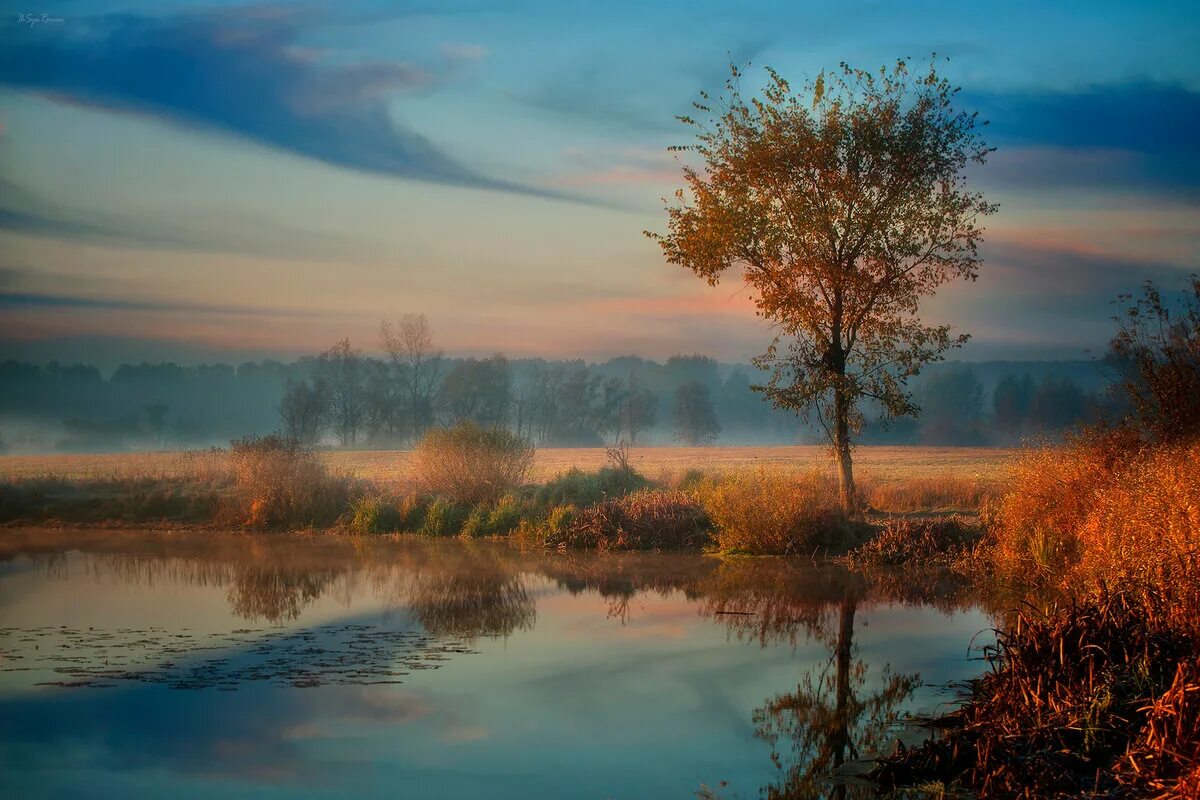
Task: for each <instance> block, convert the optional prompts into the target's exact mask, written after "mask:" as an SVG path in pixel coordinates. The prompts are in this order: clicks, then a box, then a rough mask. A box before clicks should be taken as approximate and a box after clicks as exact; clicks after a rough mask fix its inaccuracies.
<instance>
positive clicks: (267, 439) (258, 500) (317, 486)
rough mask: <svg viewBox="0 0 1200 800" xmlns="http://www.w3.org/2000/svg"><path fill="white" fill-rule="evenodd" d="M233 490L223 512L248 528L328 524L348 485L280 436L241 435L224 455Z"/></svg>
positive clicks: (348, 490)
mask: <svg viewBox="0 0 1200 800" xmlns="http://www.w3.org/2000/svg"><path fill="white" fill-rule="evenodd" d="M229 462H230V466H231V468H232V472H233V491H232V494H231V496H230V498H229V501H228V505H227V507H226V513H227V515H228V516H230V517H231V518H232V519H233V520H234V521H235V522H237V523H239V524H242V525H246V526H249V527H251V528H299V527H310V526H322V525H331V524H333V523H334V522H335V521H336V520H337V518H338V517H339V516H341V514H342V513H343V512H344V511H345V510H346V508H347V506H348V504H349V502H350V498H351V495H352V490H353V484H352V482H351V480H350V479H349V478H348V477H345V476H341V475H331V474H330V473H329V471H328V469H326V467H325V464H324V463H323V462H322V461H321V460H320V458H318V457H317V455H316V454H315V453H313V452H312V451H310V450H307V449H305V448H303V447H301V446H300V445H298V444H297V443H295V442H293V441H290V440H288V439H284V438H283V437H281V436H277V435H271V436H261V437H259V436H247V437H245V438H243V439H239V440H238V441H236V442H234V443H233V445H232V447H231V448H230V452H229Z"/></svg>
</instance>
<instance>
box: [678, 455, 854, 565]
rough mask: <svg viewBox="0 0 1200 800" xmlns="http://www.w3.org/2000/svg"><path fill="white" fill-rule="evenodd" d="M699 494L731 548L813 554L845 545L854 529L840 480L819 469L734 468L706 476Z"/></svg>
mask: <svg viewBox="0 0 1200 800" xmlns="http://www.w3.org/2000/svg"><path fill="white" fill-rule="evenodd" d="M696 494H697V496H698V497H699V498H700V501H701V503H703V505H704V508H705V510H706V511H707V512H708V515H709V517H711V519H712V521H713V525H714V527H715V532H714V537H715V539H716V543H717V546H718V547H719V548H720V549H722V550H726V551H740V552H747V553H758V554H780V555H792V554H797V553H799V554H808V553H812V552H813V551H815V550H818V549H822V548H824V549H830V548H841V547H844V546H845V544H846V541H847V539H848V537H849V535H850V534H851V532H852V528H851V526H850V524H849V520H848V519H847V518H846V515H845V514H844V513H843V512H842V510H841V508H840V505H839V503H838V494H837V484H836V482H834V480H833V479H832V478H831V477H829V476H826V475H824V474H822V473H818V472H811V473H805V474H801V475H788V474H786V473H783V472H779V471H769V470H765V469H762V470H757V471H752V472H739V473H731V474H727V475H724V476H721V477H717V478H710V479H708V480H706V481H705V482H704V483H703V484H702V485H701V486H700V488H699V489H697V490H696Z"/></svg>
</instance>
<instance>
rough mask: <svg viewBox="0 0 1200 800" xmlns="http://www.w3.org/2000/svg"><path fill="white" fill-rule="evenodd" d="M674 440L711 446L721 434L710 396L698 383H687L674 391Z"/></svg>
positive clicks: (705, 388)
mask: <svg viewBox="0 0 1200 800" xmlns="http://www.w3.org/2000/svg"><path fill="white" fill-rule="evenodd" d="M674 412H675V413H674V417H675V438H676V439H678V440H679V441H681V442H683V443H684V444H688V445H692V446H695V445H699V444H712V443H713V442H714V441H716V438H717V436H719V435H720V434H721V423H719V422H717V412H716V411H715V410H714V409H713V404H712V394H711V393H710V392H709V391H708V387H707V386H705V385H704V384H703V383H700V381H688V382H687V383H685V384H684V385H683V386H680V387H679V388H678V389H676V390H675V408H674Z"/></svg>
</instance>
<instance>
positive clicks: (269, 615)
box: [226, 564, 342, 623]
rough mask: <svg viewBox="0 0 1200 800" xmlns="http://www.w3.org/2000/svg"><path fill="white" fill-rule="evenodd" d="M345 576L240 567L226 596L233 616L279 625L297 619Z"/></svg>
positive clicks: (328, 570) (328, 571)
mask: <svg viewBox="0 0 1200 800" xmlns="http://www.w3.org/2000/svg"><path fill="white" fill-rule="evenodd" d="M341 572H342V570H339V569H333V568H328V567H327V568H324V569H313V568H310V569H295V568H289V567H283V566H278V565H273V564H248V565H243V566H239V567H238V568H237V570H236V571H235V573H234V578H233V583H232V585H230V587H229V590H228V592H227V593H226V596H227V597H228V598H229V606H230V609H231V610H232V611H233V613H234V614H236V615H238V616H239V617H242V618H244V619H248V620H257V619H265V620H267V621H268V622H272V623H280V622H286V621H289V620H293V619H296V618H297V617H299V616H300V612H301V610H303V609H304V607H305V606H307V605H308V604H309V603H311V602H313V601H314V600H316V599H317V598H319V597H320V596H321V595H322V594H323V593H324V591H325V589H326V587H328V586H329V584H330V583H331V582H332V581H333V580H334V579H335V578H336V577H337V576H338V575H339V574H340V573H341Z"/></svg>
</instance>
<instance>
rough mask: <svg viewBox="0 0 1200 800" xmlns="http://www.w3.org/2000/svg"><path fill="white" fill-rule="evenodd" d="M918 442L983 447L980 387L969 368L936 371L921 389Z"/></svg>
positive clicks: (981, 389) (973, 372)
mask: <svg viewBox="0 0 1200 800" xmlns="http://www.w3.org/2000/svg"><path fill="white" fill-rule="evenodd" d="M920 398H921V440H922V441H923V442H925V443H926V444H940V445H955V444H959V445H961V444H982V443H983V434H982V432H981V431H980V429H979V428H980V422H981V420H982V418H983V386H982V385H981V384H980V383H979V379H978V378H976V377H975V371H974V370H972V369H971V368H970V367H955V368H953V369H946V370H939V371H937V372H935V373H934V374H932V375H930V376H929V377H928V378H926V379H925V381H924V383H923V384H922V386H921V391H920Z"/></svg>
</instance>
